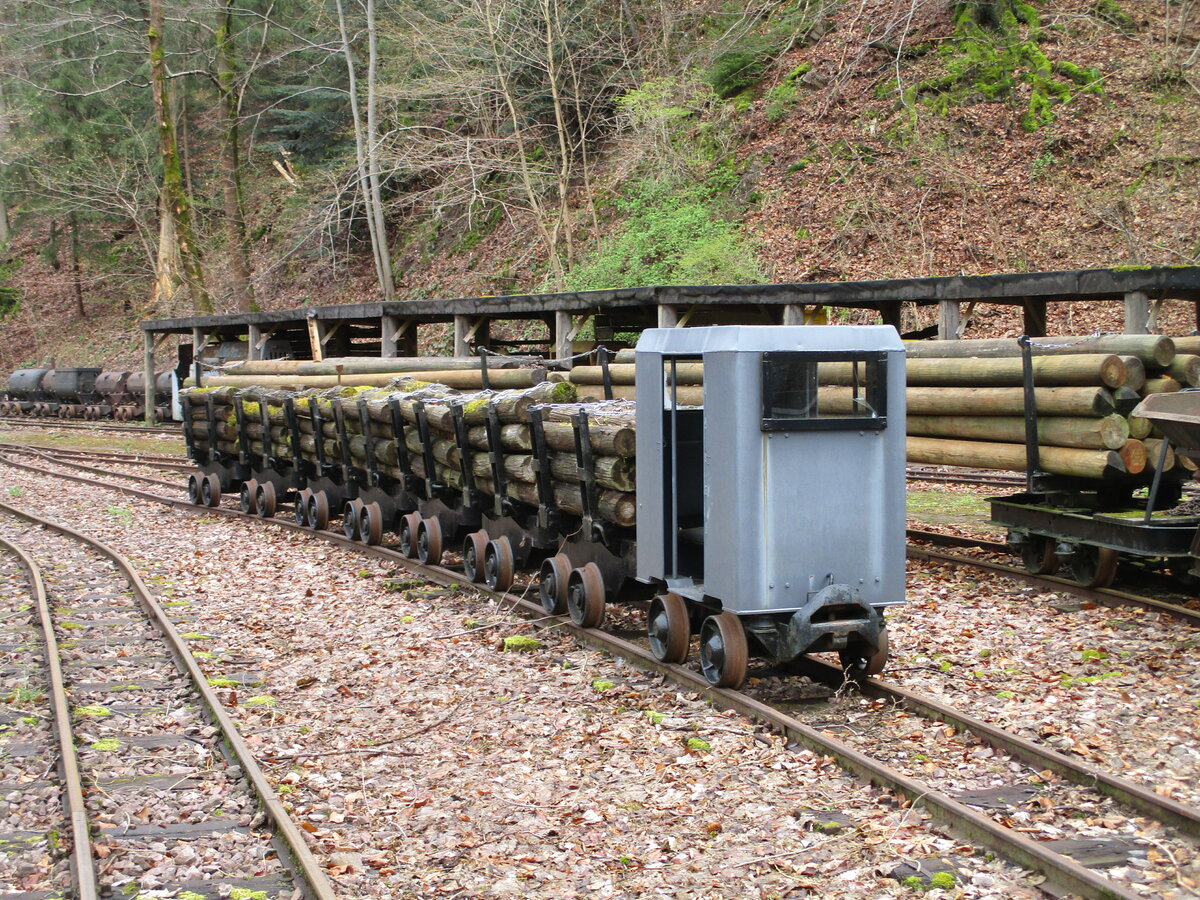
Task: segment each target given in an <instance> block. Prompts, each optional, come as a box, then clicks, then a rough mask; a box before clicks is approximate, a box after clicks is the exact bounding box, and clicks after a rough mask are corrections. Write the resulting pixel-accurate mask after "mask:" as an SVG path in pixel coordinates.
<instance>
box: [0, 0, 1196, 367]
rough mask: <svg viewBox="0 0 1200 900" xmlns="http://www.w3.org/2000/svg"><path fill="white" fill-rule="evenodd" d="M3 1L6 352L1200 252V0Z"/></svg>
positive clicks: (118, 347) (0, 209) (0, 240)
mask: <svg viewBox="0 0 1200 900" xmlns="http://www.w3.org/2000/svg"><path fill="white" fill-rule="evenodd" d="M0 8H2V9H3V34H4V41H3V43H2V44H0V65H2V66H3V79H2V81H0V244H2V246H3V256H2V258H0V312H2V313H3V316H4V320H3V327H2V328H0V370H9V369H11V368H13V367H16V366H19V365H23V364H28V363H32V362H36V361H46V360H49V359H57V360H58V361H59V362H60V363H67V362H70V363H75V364H99V365H112V364H118V363H132V362H134V361H135V360H136V359H138V358H139V356H140V335H138V334H137V332H136V322H137V321H138V320H140V319H143V318H148V317H164V316H171V315H189V314H192V313H203V312H208V311H216V312H232V311H238V310H255V309H277V308H290V307H297V306H305V305H317V304H329V303H341V302H358V301H367V300H378V299H401V300H402V299H412V298H437V297H456V296H490V295H500V294H512V293H523V292H528V291H540V290H581V289H588V288H601V287H620V286H633V285H645V284H697V283H752V282H764V281H765V282H791V281H838V280H856V279H870V278H886V277H895V276H908V275H950V274H959V273H970V274H977V273H991V272H1020V271H1038V270H1054V269H1070V268H1083V267H1094V266H1139V265H1148V264H1165V265H1184V264H1194V263H1197V262H1200V177H1198V176H1200V49H1198V46H1200V10H1198V9H1197V3H1196V0H1040V2H1026V0H967V2H948V0H775V2H762V3H755V2H736V0H725V2H718V0H619V2H615V3H614V2H600V0H316V2H300V0H273V2H265V0H264V2H259V0H242V2H237V3H235V2H234V0H115V2H114V0H108V2H104V3H101V2H97V0H72V2H69V3H68V2H65V0H39V2H37V3H22V2H12V0H8V2H0ZM1061 314H1062V315H1066V316H1074V315H1076V311H1075V310H1065V311H1063V312H1062V313H1061ZM1079 315H1080V320H1079V322H1077V323H1076V322H1069V323H1068V324H1071V325H1076V326H1077V328H1078V327H1082V326H1087V327H1092V326H1094V325H1097V324H1099V325H1103V324H1112V325H1117V326H1118V327H1119V316H1116V313H1115V312H1114V313H1112V314H1111V315H1110V313H1109V312H1107V311H1100V312H1098V313H1095V314H1084V313H1079ZM1114 316H1116V317H1114ZM1179 318H1180V320H1181V321H1182V320H1183V318H1184V317H1183V316H1180V317H1179ZM1110 319H1111V321H1109V320H1110ZM913 324H914V325H918V324H921V323H920V322H916V321H914V323H913ZM1007 324H1008V323H1006V322H1005V321H1002V320H999V319H995V318H992V319H989V318H986V317H985V316H984V315H980V316H978V317H977V318H976V319H974V320H973V321H972V322H971V323H969V326H968V333H969V334H975V333H979V334H982V333H1000V332H1003V331H1004V330H1005V328H1006V325H1007Z"/></svg>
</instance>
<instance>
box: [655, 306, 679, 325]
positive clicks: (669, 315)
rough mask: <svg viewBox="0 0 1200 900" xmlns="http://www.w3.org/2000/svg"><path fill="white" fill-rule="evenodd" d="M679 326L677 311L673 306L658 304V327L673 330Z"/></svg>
mask: <svg viewBox="0 0 1200 900" xmlns="http://www.w3.org/2000/svg"><path fill="white" fill-rule="evenodd" d="M678 324H679V311H678V310H677V309H676V308H675V307H674V306H668V305H667V304H665V303H660V304H659V306H658V327H659V328H674V327H675V326H677V325H678Z"/></svg>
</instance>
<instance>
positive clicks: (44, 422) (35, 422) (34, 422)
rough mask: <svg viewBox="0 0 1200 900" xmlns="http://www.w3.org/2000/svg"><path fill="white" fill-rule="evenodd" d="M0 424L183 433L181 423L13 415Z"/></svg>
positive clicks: (145, 432)
mask: <svg viewBox="0 0 1200 900" xmlns="http://www.w3.org/2000/svg"><path fill="white" fill-rule="evenodd" d="M0 426H3V427H9V426H12V427H17V428H33V429H40V430H42V431H54V430H58V429H69V430H73V431H91V432H117V433H120V434H165V435H181V434H183V428H182V426H180V425H174V424H172V425H118V424H117V423H115V422H107V423H106V422H91V423H83V422H70V421H64V420H62V419H17V418H13V417H11V416H9V417H6V418H3V419H0Z"/></svg>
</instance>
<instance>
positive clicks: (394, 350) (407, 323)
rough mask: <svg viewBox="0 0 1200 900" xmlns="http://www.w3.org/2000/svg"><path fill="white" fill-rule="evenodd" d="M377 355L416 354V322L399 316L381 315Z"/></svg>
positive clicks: (386, 357)
mask: <svg viewBox="0 0 1200 900" xmlns="http://www.w3.org/2000/svg"><path fill="white" fill-rule="evenodd" d="M380 335H381V340H380V344H379V355H380V356H382V357H383V358H384V359H394V358H396V357H397V356H416V355H417V323H416V322H414V321H413V320H411V319H402V318H401V317H400V316H383V317H382V318H381V329H380Z"/></svg>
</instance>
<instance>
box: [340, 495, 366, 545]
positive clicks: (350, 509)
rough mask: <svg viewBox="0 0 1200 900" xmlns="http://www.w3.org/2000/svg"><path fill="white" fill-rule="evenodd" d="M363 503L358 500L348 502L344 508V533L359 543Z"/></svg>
mask: <svg viewBox="0 0 1200 900" xmlns="http://www.w3.org/2000/svg"><path fill="white" fill-rule="evenodd" d="M362 505H363V504H362V501H361V500H359V499H358V498H355V499H354V500H347V501H346V503H345V505H344V506H343V507H342V533H343V534H344V535H346V537H348V538H349V539H350V540H352V541H357V540H358V538H359V535H360V534H361V533H362V532H360V531H359V524H358V521H359V516H360V514H361V513H362Z"/></svg>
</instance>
